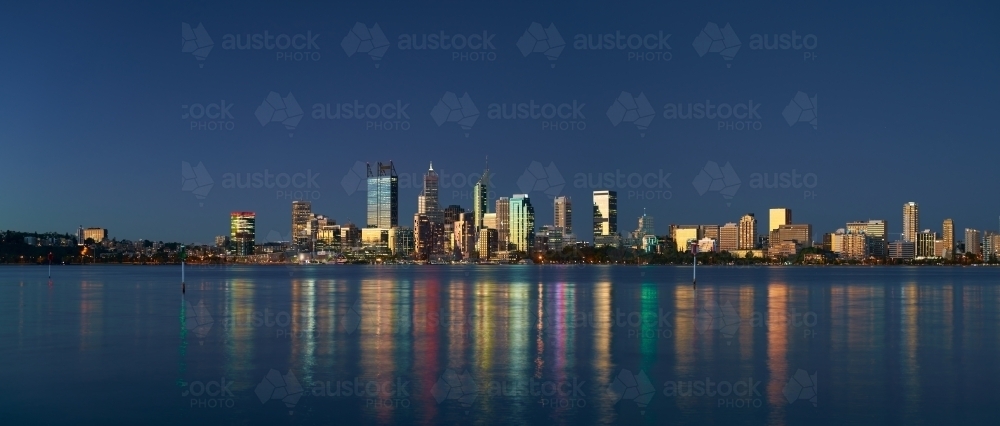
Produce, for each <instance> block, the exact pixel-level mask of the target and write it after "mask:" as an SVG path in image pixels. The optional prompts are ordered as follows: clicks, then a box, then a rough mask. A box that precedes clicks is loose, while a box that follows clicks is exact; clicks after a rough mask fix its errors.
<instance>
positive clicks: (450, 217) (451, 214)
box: [442, 204, 465, 223]
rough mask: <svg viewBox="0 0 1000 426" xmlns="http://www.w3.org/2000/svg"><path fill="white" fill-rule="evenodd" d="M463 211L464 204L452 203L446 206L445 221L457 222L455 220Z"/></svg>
mask: <svg viewBox="0 0 1000 426" xmlns="http://www.w3.org/2000/svg"><path fill="white" fill-rule="evenodd" d="M462 213H465V209H464V208H462V206H460V205H458V204H452V205H450V206H448V207H445V209H444V212H443V214H442V216H443V219H444V220H443V221H444V223H455V221H456V220H458V217H459V216H460V215H461V214H462Z"/></svg>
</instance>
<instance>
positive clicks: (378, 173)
mask: <svg viewBox="0 0 1000 426" xmlns="http://www.w3.org/2000/svg"><path fill="white" fill-rule="evenodd" d="M397 226H399V177H398V176H396V168H395V167H394V166H393V164H392V161H390V162H389V164H383V163H381V162H380V163H378V165H377V167H376V169H375V171H372V167H371V164H369V165H368V227H369V228H381V229H389V228H393V227H397Z"/></svg>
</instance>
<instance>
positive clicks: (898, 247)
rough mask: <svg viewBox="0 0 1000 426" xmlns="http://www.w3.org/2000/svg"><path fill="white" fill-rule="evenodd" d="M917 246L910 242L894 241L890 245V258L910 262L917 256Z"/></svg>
mask: <svg viewBox="0 0 1000 426" xmlns="http://www.w3.org/2000/svg"><path fill="white" fill-rule="evenodd" d="M915 247H916V244H915V243H911V242H909V241H893V242H891V243H889V258H890V259H899V260H910V259H913V258H914V257H915V255H916V250H915Z"/></svg>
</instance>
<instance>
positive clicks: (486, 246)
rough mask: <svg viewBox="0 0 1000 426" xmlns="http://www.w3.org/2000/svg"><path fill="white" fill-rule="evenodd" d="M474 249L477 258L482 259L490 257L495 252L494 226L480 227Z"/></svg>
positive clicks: (495, 232)
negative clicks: (477, 254)
mask: <svg viewBox="0 0 1000 426" xmlns="http://www.w3.org/2000/svg"><path fill="white" fill-rule="evenodd" d="M476 251H478V252H479V258H480V259H483V260H487V259H492V258H494V257H495V256H496V253H497V230H496V229H494V228H482V229H480V230H479V235H478V237H477V238H476Z"/></svg>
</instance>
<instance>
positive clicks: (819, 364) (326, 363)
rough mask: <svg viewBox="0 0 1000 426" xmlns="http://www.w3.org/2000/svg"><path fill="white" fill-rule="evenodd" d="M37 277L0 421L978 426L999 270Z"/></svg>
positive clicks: (997, 322) (10, 361)
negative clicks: (183, 288) (693, 280)
mask: <svg viewBox="0 0 1000 426" xmlns="http://www.w3.org/2000/svg"><path fill="white" fill-rule="evenodd" d="M53 271H54V273H53V276H54V278H53V279H52V281H51V283H50V282H49V281H48V280H47V279H46V271H45V267H35V266H32V267H11V266H5V267H0V316H2V322H0V324H2V325H0V337H2V339H0V366H2V367H0V368H2V369H3V380H2V381H0V383H2V384H0V386H2V389H3V396H4V398H3V401H2V402H0V416H2V418H4V419H5V420H4V422H3V423H5V424H52V423H67V424H81V423H91V424H112V423H125V422H128V423H143V424H171V425H177V424H185V425H195V424H206V425H218V424H268V425H283V424H573V425H577V424H718V425H729V424H776V425H782V424H787V425H793V424H808V425H821V424H847V423H854V424H900V425H902V424H907V425H909V424H928V425H939V424H996V422H997V420H998V419H1000V390H998V386H997V385H998V384H1000V286H998V285H997V283H998V281H997V279H996V277H997V276H998V275H1000V269H987V268H934V267H925V268H846V267H838V268H720V267H717V268H708V267H705V268H699V270H698V278H699V279H698V281H699V285H698V288H697V291H694V290H692V288H691V285H690V275H691V271H690V269H689V268H674V267H583V268H580V267H551V266H550V267H539V266H496V267H488V266H478V267H473V266H469V267H454V266H453V267H443V266H423V267H408V268H406V267H402V268H385V267H382V268H379V267H358V266H317V267H283V266H277V267H226V268H218V267H217V268H205V267H188V270H187V281H188V288H187V293H186V295H185V296H183V297H182V296H181V294H180V291H179V290H180V288H179V281H180V280H179V278H180V269H179V267H136V266H108V267H100V266H84V267H80V266H63V267H56V268H54V269H53ZM272 370H273V371H272Z"/></svg>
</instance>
